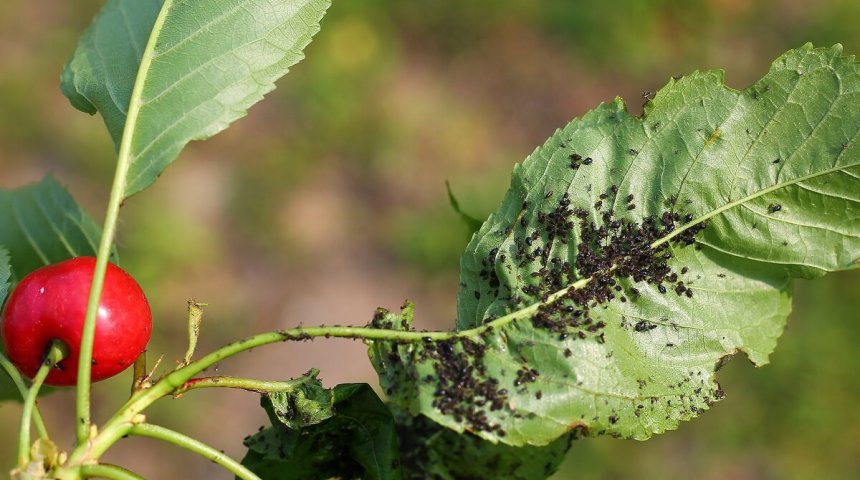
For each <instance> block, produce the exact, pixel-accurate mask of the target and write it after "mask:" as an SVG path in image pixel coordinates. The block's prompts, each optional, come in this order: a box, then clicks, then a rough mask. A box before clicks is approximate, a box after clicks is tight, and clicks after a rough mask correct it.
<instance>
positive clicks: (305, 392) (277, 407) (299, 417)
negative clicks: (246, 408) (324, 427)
mask: <svg viewBox="0 0 860 480" xmlns="http://www.w3.org/2000/svg"><path fill="white" fill-rule="evenodd" d="M306 377H307V379H308V381H307V382H305V383H302V384H301V385H299V387H298V388H296V389H295V390H290V391H288V392H273V393H269V394H268V395H264V396H263V398H262V399H261V400H260V401H261V402H263V404H264V406H265V408H266V411H267V412H271V414H272V415H274V418H277V419H278V421H279V422H281V423H283V424H284V425H286V426H287V427H288V428H291V429H300V428H302V427H307V426H310V425H316V424H317V423H320V422H322V421H323V420H325V419H327V418H331V416H332V415H333V414H334V413H333V412H332V409H331V407H332V392H331V390H328V389H326V388H324V387H323V386H322V382H320V381H319V380H318V379H317V378H316V374H315V373H314V374H310V375H307V376H306Z"/></svg>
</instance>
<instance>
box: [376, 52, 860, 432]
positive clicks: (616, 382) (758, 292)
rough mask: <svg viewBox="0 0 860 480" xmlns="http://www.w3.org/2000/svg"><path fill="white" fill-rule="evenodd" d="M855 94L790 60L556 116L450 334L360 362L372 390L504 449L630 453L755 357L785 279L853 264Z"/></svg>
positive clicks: (496, 220) (481, 248)
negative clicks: (559, 122) (758, 76)
mask: <svg viewBox="0 0 860 480" xmlns="http://www.w3.org/2000/svg"><path fill="white" fill-rule="evenodd" d="M858 92H860V66H858V63H857V62H855V61H854V59H853V57H843V56H841V47H840V46H835V47H832V48H829V49H813V48H812V47H811V46H809V45H807V46H804V47H802V48H800V49H798V50H793V51H790V52H788V53H786V54H785V55H783V56H782V57H780V58H779V59H778V60H777V61H776V62H775V63H774V64H773V66H772V68H771V70H770V72H769V73H768V74H767V75H766V76H765V77H764V78H763V79H762V80H760V81H759V82H757V83H756V84H755V85H753V86H751V87H750V88H747V89H746V90H743V91H736V90H732V89H730V88H728V87H726V86H725V85H724V84H723V74H722V72H719V71H711V72H695V73H693V74H691V75H689V76H687V77H684V78H681V79H678V80H674V79H673V80H671V81H670V82H669V84H668V85H667V86H666V87H664V88H663V89H662V90H661V91H660V92H659V93H658V94H657V95H656V97H655V98H654V99H653V100H651V101H649V102H648V103H647V104H646V106H645V113H644V115H643V117H641V118H636V117H633V116H631V115H630V114H628V113H627V111H626V110H625V108H624V105H623V103H622V102H621V101H620V100H615V101H614V102H612V103H610V104H607V105H601V106H599V107H598V108H596V109H595V110H593V111H591V112H589V113H587V114H586V115H585V116H583V117H582V118H580V119H577V120H574V121H573V122H571V123H570V124H569V125H567V126H566V127H565V128H563V129H561V130H559V131H557V132H556V133H555V134H554V135H553V136H552V137H551V138H550V139H549V140H547V142H546V143H545V144H544V145H543V146H541V147H540V148H538V149H537V150H535V152H534V153H533V154H532V155H531V156H530V157H529V158H528V159H527V160H526V161H525V162H524V163H523V164H522V165H518V166H516V167H515V169H514V174H513V178H512V182H511V188H510V190H509V191H508V193H507V195H506V197H505V199H504V200H503V202H502V204H501V206H500V207H499V209H498V210H497V211H496V212H495V213H494V214H492V215H491V216H490V218H489V219H488V220H487V222H485V223H484V225H483V226H482V228H481V230H480V231H479V232H478V233H477V234H476V235H475V236H474V237H473V238H472V241H471V243H470V244H469V246H468V247H467V249H466V252H465V253H464V255H463V257H462V259H461V290H460V294H459V297H458V319H457V328H458V330H460V333H459V338H455V339H452V340H445V341H439V342H430V341H428V342H425V343H423V344H406V343H400V344H398V343H397V342H375V343H374V344H373V345H372V346H371V358H372V360H373V362H374V365H375V367H376V369H377V371H378V372H379V373H380V377H381V381H382V384H383V387H384V388H386V391H387V392H388V393H389V395H390V397H391V399H392V401H394V402H396V403H397V404H399V405H401V406H402V407H403V408H406V409H408V410H409V412H410V413H412V414H414V415H417V414H424V415H426V416H427V417H429V418H431V419H433V420H434V421H436V422H439V423H440V424H442V425H445V426H447V427H449V428H451V429H454V430H456V431H464V430H468V431H471V432H474V433H475V434H477V435H479V436H481V437H483V438H485V439H487V440H490V441H494V442H496V441H498V442H503V443H507V444H510V445H527V444H530V445H545V444H547V443H549V442H552V441H554V440H555V439H557V438H559V437H560V436H563V435H565V434H567V433H568V432H570V431H571V430H576V431H580V432H582V433H585V434H589V435H598V434H608V435H613V436H617V437H623V438H635V439H647V438H649V437H650V436H651V435H653V434H655V433H661V432H663V431H666V430H670V429H674V428H676V427H677V426H678V424H679V423H680V422H681V421H682V420H687V419H690V418H692V417H695V416H696V415H698V414H700V413H702V412H703V411H704V410H706V409H708V408H709V407H710V406H711V405H712V404H713V403H714V402H715V401H717V400H719V399H721V398H722V397H723V396H724V393H723V391H722V389H721V388H720V387H719V385H718V384H717V383H716V381H715V371H716V370H717V369H718V368H719V366H720V365H722V362H724V361H725V360H726V359H728V358H729V357H730V356H732V355H733V354H735V353H737V352H744V353H745V354H746V355H747V356H748V357H749V358H750V360H752V361H753V362H754V363H756V364H757V365H762V364H764V363H766V362H767V361H768V356H769V354H770V353H771V352H772V351H773V349H774V348H775V346H776V341H777V338H778V337H779V335H780V334H781V332H782V330H783V328H784V324H785V320H786V317H787V316H788V314H789V312H790V309H791V299H790V291H791V279H792V278H795V277H804V278H809V277H815V276H819V275H822V274H824V273H826V272H830V271H836V270H843V269H850V268H855V267H856V265H857V259H858V258H860V195H858V192H860V182H858V179H860V146H858V144H857V141H856V139H857V136H858V134H860V109H857V108H856V105H857V100H858V98H860V95H858ZM388 315H390V318H389V319H388V321H389V323H390V324H391V325H393V326H395V327H397V328H409V322H405V324H404V322H402V321H400V317H399V316H396V315H392V314H388ZM411 316H412V313H411V311H409V312H406V315H404V318H411Z"/></svg>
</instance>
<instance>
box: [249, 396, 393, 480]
mask: <svg viewBox="0 0 860 480" xmlns="http://www.w3.org/2000/svg"><path fill="white" fill-rule="evenodd" d="M314 384H315V385H317V386H319V383H318V381H316V382H315V383H311V385H314ZM330 392H331V394H330V395H329V396H328V397H327V398H328V400H327V401H326V400H325V399H324V398H323V397H322V396H320V395H317V394H314V395H312V397H314V398H317V400H318V405H317V406H316V407H313V408H310V409H309V408H308V407H309V406H310V403H309V402H311V401H312V400H311V399H310V397H306V396H305V397H303V398H304V399H305V400H307V401H306V402H305V403H304V405H303V407H300V406H298V405H296V404H295V402H293V403H292V406H288V408H287V409H288V410H289V411H291V412H294V413H292V414H290V415H288V417H290V418H289V421H284V420H285V418H284V415H283V413H282V412H278V411H277V408H273V407H274V404H273V403H271V402H268V401H266V399H265V398H264V399H263V401H262V404H263V407H264V408H265V409H266V412H267V414H268V415H269V418H270V419H271V421H272V426H271V427H269V428H266V429H263V430H261V431H259V432H257V433H256V434H254V435H253V436H250V437H247V438H246V439H245V446H247V447H248V453H247V455H246V456H245V458H244V459H243V460H242V463H243V464H244V465H245V466H246V467H248V468H249V469H251V470H252V471H253V472H254V473H256V474H257V475H259V476H260V477H261V478H263V479H278V480H288V479H296V480H298V479H302V480H306V479H307V480H310V479H320V480H324V479H328V478H368V479H375V480H387V479H399V478H401V468H400V453H399V450H398V442H397V432H396V430H395V425H394V417H393V416H392V414H391V412H390V411H389V410H388V408H387V407H386V406H385V404H383V403H382V401H381V400H380V399H379V397H377V396H376V393H374V391H373V389H372V388H370V386H369V385H367V384H343V385H338V386H337V387H335V388H334V390H332V391H330ZM287 395H290V394H287ZM300 410H301V411H300ZM307 411H313V412H328V414H329V417H328V418H325V419H319V418H317V419H313V420H310V421H307V422H303V424H298V423H296V422H295V421H293V420H294V419H297V420H298V419H301V417H302V416H303V414H302V412H307Z"/></svg>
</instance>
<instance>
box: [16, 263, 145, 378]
mask: <svg viewBox="0 0 860 480" xmlns="http://www.w3.org/2000/svg"><path fill="white" fill-rule="evenodd" d="M95 265H96V259H95V258H93V257H78V258H73V259H71V260H66V261H64V262H60V263H57V264H54V265H48V266H47V267H42V268H40V269H38V270H36V271H34V272H32V273H30V274H29V275H27V276H26V277H24V279H23V280H21V282H20V283H19V284H18V286H17V287H15V290H14V291H13V292H12V295H11V296H10V297H9V301H8V302H7V303H6V310H5V311H4V312H3V318H2V332H3V345H4V346H5V347H6V352H7V354H8V356H9V359H10V360H11V361H12V363H14V364H15V365H16V366H17V367H18V369H19V370H21V372H22V373H24V375H27V376H28V377H30V378H32V377H33V376H34V375H35V374H36V371H37V370H38V369H39V365H40V363H41V361H42V357H43V355H44V354H45V352H46V349H47V348H48V345H49V344H50V343H51V340H54V339H59V340H62V341H63V342H65V343H66V345H68V346H69V356H68V357H67V358H66V359H65V360H63V361H62V362H60V363H59V364H58V365H57V367H55V368H54V369H52V370H51V372H50V373H49V374H48V378H47V379H46V380H45V384H47V385H55V386H60V385H74V384H75V383H76V381H77V375H78V354H79V352H80V345H81V333H82V331H83V328H84V315H85V313H86V310H87V300H88V298H89V293H90V285H91V283H92V280H93V271H94V270H95ZM151 334H152V313H151V312H150V309H149V302H147V300H146V297H145V296H144V294H143V290H141V288H140V285H138V284H137V282H136V281H135V280H134V279H133V278H132V277H131V276H130V275H129V274H127V273H125V271H123V270H122V269H121V268H119V267H117V266H116V265H114V264H112V263H108V266H107V272H106V274H105V281H104V287H103V289H102V297H101V302H100V303H99V309H98V315H97V317H96V332H95V341H94V343H93V363H92V373H91V379H92V381H93V382H97V381H99V380H104V379H106V378H109V377H112V376H114V375H116V374H117V373H119V372H121V371H123V370H125V369H126V368H128V367H129V366H130V365H131V364H132V363H134V360H135V359H136V358H137V357H138V356H139V355H140V354H141V353H142V352H143V350H144V348H146V344H147V343H148V342H149V337H150V335H151Z"/></svg>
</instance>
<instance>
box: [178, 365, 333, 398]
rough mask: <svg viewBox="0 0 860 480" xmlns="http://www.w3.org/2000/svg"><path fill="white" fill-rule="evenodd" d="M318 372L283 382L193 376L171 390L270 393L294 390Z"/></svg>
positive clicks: (313, 371) (181, 391) (179, 392)
mask: <svg viewBox="0 0 860 480" xmlns="http://www.w3.org/2000/svg"><path fill="white" fill-rule="evenodd" d="M318 374H319V370H317V369H312V370H311V371H310V372H309V373H308V374H307V375H305V376H303V377H301V378H297V379H294V380H287V381H283V382H275V381H267V380H257V379H254V378H240V377H223V376H219V377H203V378H193V379H191V380H188V381H187V382H185V383H184V384H183V385H182V386H181V387H179V388H177V389H176V390H174V391H173V395H174V396H179V395H182V394H183V393H185V392H188V391H190V390H197V389H199V388H238V389H242V390H248V391H249V392H258V393H270V392H289V391H291V390H295V389H296V387H298V386H300V385H302V384H304V383H307V381H308V379H309V378H313V377H315V376H316V375H318Z"/></svg>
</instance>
